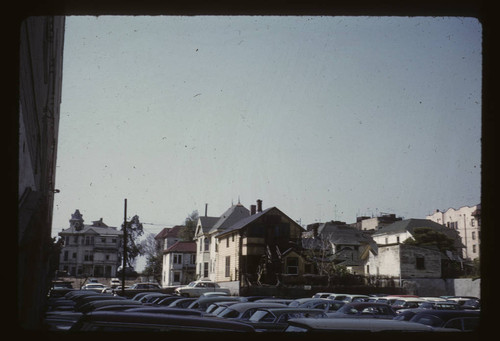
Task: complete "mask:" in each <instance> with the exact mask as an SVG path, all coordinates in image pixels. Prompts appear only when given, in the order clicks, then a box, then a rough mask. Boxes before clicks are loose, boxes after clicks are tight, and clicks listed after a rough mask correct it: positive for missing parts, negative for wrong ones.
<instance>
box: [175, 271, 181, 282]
mask: <svg viewBox="0 0 500 341" xmlns="http://www.w3.org/2000/svg"><path fill="white" fill-rule="evenodd" d="M180 281H181V273H180V272H174V282H180Z"/></svg>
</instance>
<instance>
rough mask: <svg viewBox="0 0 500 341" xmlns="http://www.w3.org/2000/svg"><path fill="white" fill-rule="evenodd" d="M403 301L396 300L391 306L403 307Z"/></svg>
mask: <svg viewBox="0 0 500 341" xmlns="http://www.w3.org/2000/svg"><path fill="white" fill-rule="evenodd" d="M405 302H406V301H405V300H396V301H394V303H393V305H404V304H405Z"/></svg>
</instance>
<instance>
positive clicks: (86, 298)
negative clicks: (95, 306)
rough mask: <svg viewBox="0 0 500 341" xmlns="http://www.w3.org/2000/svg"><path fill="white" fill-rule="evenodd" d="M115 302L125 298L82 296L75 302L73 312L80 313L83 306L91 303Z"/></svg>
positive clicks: (102, 295)
mask: <svg viewBox="0 0 500 341" xmlns="http://www.w3.org/2000/svg"><path fill="white" fill-rule="evenodd" d="M117 300H125V298H123V297H118V296H112V295H104V294H101V295H95V296H84V297H81V298H79V299H78V300H76V301H75V302H76V304H75V308H74V310H75V311H80V308H81V307H82V306H83V305H85V304H87V303H89V302H93V301H117Z"/></svg>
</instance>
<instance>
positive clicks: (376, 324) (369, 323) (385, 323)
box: [284, 318, 435, 333]
mask: <svg viewBox="0 0 500 341" xmlns="http://www.w3.org/2000/svg"><path fill="white" fill-rule="evenodd" d="M284 331H285V332H320V333H325V332H432V331H435V329H434V328H432V327H431V326H426V325H423V324H421V325H419V324H418V323H413V322H408V321H394V320H385V319H381V320H379V319H359V318H342V319H331V318H296V319H290V320H288V326H287V327H286V328H285V330H284Z"/></svg>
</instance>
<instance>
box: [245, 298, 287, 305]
mask: <svg viewBox="0 0 500 341" xmlns="http://www.w3.org/2000/svg"><path fill="white" fill-rule="evenodd" d="M293 301H294V300H293V299H291V298H263V299H260V300H257V301H255V302H259V303H282V304H286V305H289V304H290V303H292V302H293Z"/></svg>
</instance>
